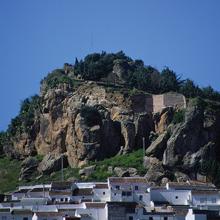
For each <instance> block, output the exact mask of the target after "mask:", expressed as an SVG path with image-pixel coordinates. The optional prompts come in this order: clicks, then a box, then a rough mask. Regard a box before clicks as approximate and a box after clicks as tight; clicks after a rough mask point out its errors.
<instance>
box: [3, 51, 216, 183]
mask: <svg viewBox="0 0 220 220" xmlns="http://www.w3.org/2000/svg"><path fill="white" fill-rule="evenodd" d="M110 55H111V54H110ZM110 55H108V56H110ZM106 56H107V55H106V54H105V55H103V56H102V55H100V56H99V59H98V58H97V57H96V56H95V55H93V56H90V57H89V58H87V63H86V58H85V61H84V62H83V61H80V62H78V61H76V62H75V65H70V64H65V65H64V68H63V69H60V70H55V71H53V72H52V73H50V74H49V75H48V76H47V77H46V78H45V79H43V80H42V82H41V90H40V95H39V96H38V95H36V96H34V97H31V98H29V99H26V100H25V101H24V102H23V103H22V105H21V110H20V113H19V115H18V116H17V117H16V118H14V119H13V120H12V122H11V124H10V125H9V127H8V130H7V131H6V132H2V133H1V135H0V149H2V152H1V154H2V156H7V157H9V158H12V159H16V160H19V161H21V160H22V161H23V162H22V165H21V166H22V168H21V173H20V179H21V180H31V179H33V178H36V176H42V175H48V174H51V173H53V172H54V171H58V170H60V167H61V166H60V164H61V160H62V161H63V165H64V167H71V168H79V167H85V166H88V165H91V163H92V162H93V165H94V162H95V161H102V160H104V159H106V158H111V157H115V156H116V155H125V157H126V155H129V153H131V152H135V151H136V150H138V149H140V148H142V147H143V140H144V146H145V148H146V153H145V157H144V159H143V169H142V170H141V174H142V175H146V178H147V179H148V180H149V181H155V182H159V183H161V182H166V181H168V180H186V179H189V178H190V179H199V180H205V178H206V177H208V178H211V180H212V181H216V182H218V179H217V178H213V177H212V174H213V173H214V175H215V176H218V175H217V174H218V173H219V171H220V169H219V167H220V166H219V165H218V161H219V160H220V158H219V156H218V155H219V149H220V140H219V135H218V134H219V132H220V105H219V103H218V102H215V101H209V100H204V99H202V98H212V99H216V100H218V93H216V92H214V91H212V92H211V93H208V95H209V96H210V97H207V94H206V96H205V97H204V94H205V90H203V93H201V91H202V90H201V89H200V88H198V87H196V86H195V87H194V88H193V89H192V88H191V90H186V88H188V87H187V85H186V83H187V82H186V81H184V82H181V81H180V80H179V79H178V78H177V77H176V75H175V74H174V73H173V72H172V71H170V72H169V73H167V72H165V73H164V74H165V75H166V76H175V77H176V78H175V79H168V81H167V82H168V83H167V82H166V81H165V80H164V79H163V73H159V72H158V71H157V70H155V69H154V68H152V67H151V69H150V68H149V67H145V66H144V65H143V63H141V62H140V61H133V60H131V59H130V58H129V59H128V58H127V57H125V55H123V54H120V53H119V54H116V55H111V56H110V58H111V59H112V60H111V59H110V58H109V57H107V58H108V59H107V58H106ZM112 57H113V58H112ZM88 60H90V63H89V64H88ZM106 60H107V61H106ZM103 63H104V64H103ZM91 65H92V67H91ZM140 66H141V67H140ZM103 68H104V69H103ZM140 68H142V69H143V71H144V72H141V71H142V70H141V71H140ZM100 70H102V71H100ZM80 71H81V72H80ZM105 71H106V72H105ZM146 71H148V72H146ZM149 71H150V72H149ZM165 71H168V69H166V70H165ZM137 72H138V73H137ZM149 73H150V74H149ZM132 74H133V75H132ZM135 74H138V77H139V76H140V75H141V74H145V75H144V76H146V77H147V76H148V80H149V76H150V77H151V86H150V85H149V87H147V84H146V82H147V83H148V81H146V82H145V81H144V80H145V78H144V79H143V80H142V78H141V80H140V79H139V78H137V77H136V75H135ZM128 76H129V77H128ZM156 76H157V78H156V80H155V77H156ZM135 77H136V78H135ZM168 78H169V77H168ZM134 79H135V80H134ZM153 79H154V81H153ZM132 80H133V81H132ZM158 80H159V82H160V83H158ZM172 80H173V81H172ZM175 80H176V81H175ZM131 81H132V82H133V84H131ZM134 82H136V83H134ZM141 82H144V83H145V84H144V85H142V84H141ZM156 82H157V84H156ZM165 82H166V83H165ZM169 82H172V83H171V84H172V85H169ZM174 82H176V84H175V83H174ZM181 83H182V84H181ZM184 83H185V84H184ZM153 84H155V87H153V86H152V85H153ZM180 84H181V85H180ZM183 84H184V85H183ZM139 85H141V86H139ZM142 86H143V88H144V89H142ZM156 86H157V90H155V93H162V92H168V91H169V90H170V89H169V88H173V89H172V92H169V93H165V94H163V95H152V94H151V93H152V88H156ZM169 86H171V87H169ZM176 86H177V87H176ZM145 88H146V89H145ZM164 88H166V89H164ZM184 89H185V90H184ZM196 89H197V90H199V91H200V93H198V94H197V93H196V94H193V95H192V97H196V96H200V97H202V98H191V97H190V96H189V95H188V94H189V91H190V92H192V91H193V92H194V93H195V90H196ZM181 91H185V92H183V93H184V94H185V95H187V96H188V98H187V99H185V97H184V96H183V95H181V94H177V93H176V92H181ZM186 91H188V93H187V92H186ZM197 92H198V91H197ZM143 138H144V139H143ZM39 158H40V159H39ZM123 158H124V157H123ZM141 158H142V156H141ZM131 160H132V159H131ZM111 162H112V161H111ZM213 163H214V164H213ZM97 164H99V162H97ZM131 164H132V162H131ZM102 166H103V164H102ZM138 166H139V165H138ZM115 167H117V165H115V164H114V167H112V166H111V163H108V167H105V169H106V170H102V169H101V170H100V167H97V166H96V167H95V166H92V167H91V166H90V171H88V170H89V168H88V169H87V171H88V172H89V174H92V172H95V169H96V170H99V171H101V172H105V171H107V169H108V171H109V169H110V170H111V169H112V171H109V175H137V174H138V172H136V171H137V170H136V171H135V170H134V169H136V168H135V167H130V170H129V169H128V168H129V167H126V168H125V167H117V168H118V169H116V170H115ZM132 168H133V171H132ZM84 169H86V168H84ZM84 171H85V170H84ZM82 173H83V171H81V174H82ZM33 174H34V176H33ZM139 174H140V173H139Z"/></svg>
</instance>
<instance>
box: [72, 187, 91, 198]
mask: <svg viewBox="0 0 220 220" xmlns="http://www.w3.org/2000/svg"><path fill="white" fill-rule="evenodd" d="M90 195H93V190H92V188H77V189H75V190H73V196H90Z"/></svg>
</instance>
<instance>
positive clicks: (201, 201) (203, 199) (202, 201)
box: [199, 198, 207, 203]
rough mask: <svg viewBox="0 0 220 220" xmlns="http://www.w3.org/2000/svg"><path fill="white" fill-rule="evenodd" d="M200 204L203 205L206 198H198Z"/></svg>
mask: <svg viewBox="0 0 220 220" xmlns="http://www.w3.org/2000/svg"><path fill="white" fill-rule="evenodd" d="M199 201H200V203H205V202H206V201H207V200H206V198H200V200H199Z"/></svg>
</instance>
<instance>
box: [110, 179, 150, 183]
mask: <svg viewBox="0 0 220 220" xmlns="http://www.w3.org/2000/svg"><path fill="white" fill-rule="evenodd" d="M109 182H110V183H146V184H151V183H149V182H148V181H147V180H146V178H144V177H110V178H109Z"/></svg>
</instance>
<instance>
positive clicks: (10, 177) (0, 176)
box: [0, 157, 21, 193]
mask: <svg viewBox="0 0 220 220" xmlns="http://www.w3.org/2000/svg"><path fill="white" fill-rule="evenodd" d="M20 169H21V162H19V161H17V160H10V159H9V158H7V157H4V158H0V193H3V192H9V191H11V190H14V189H15V188H16V186H18V178H19V173H20Z"/></svg>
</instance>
